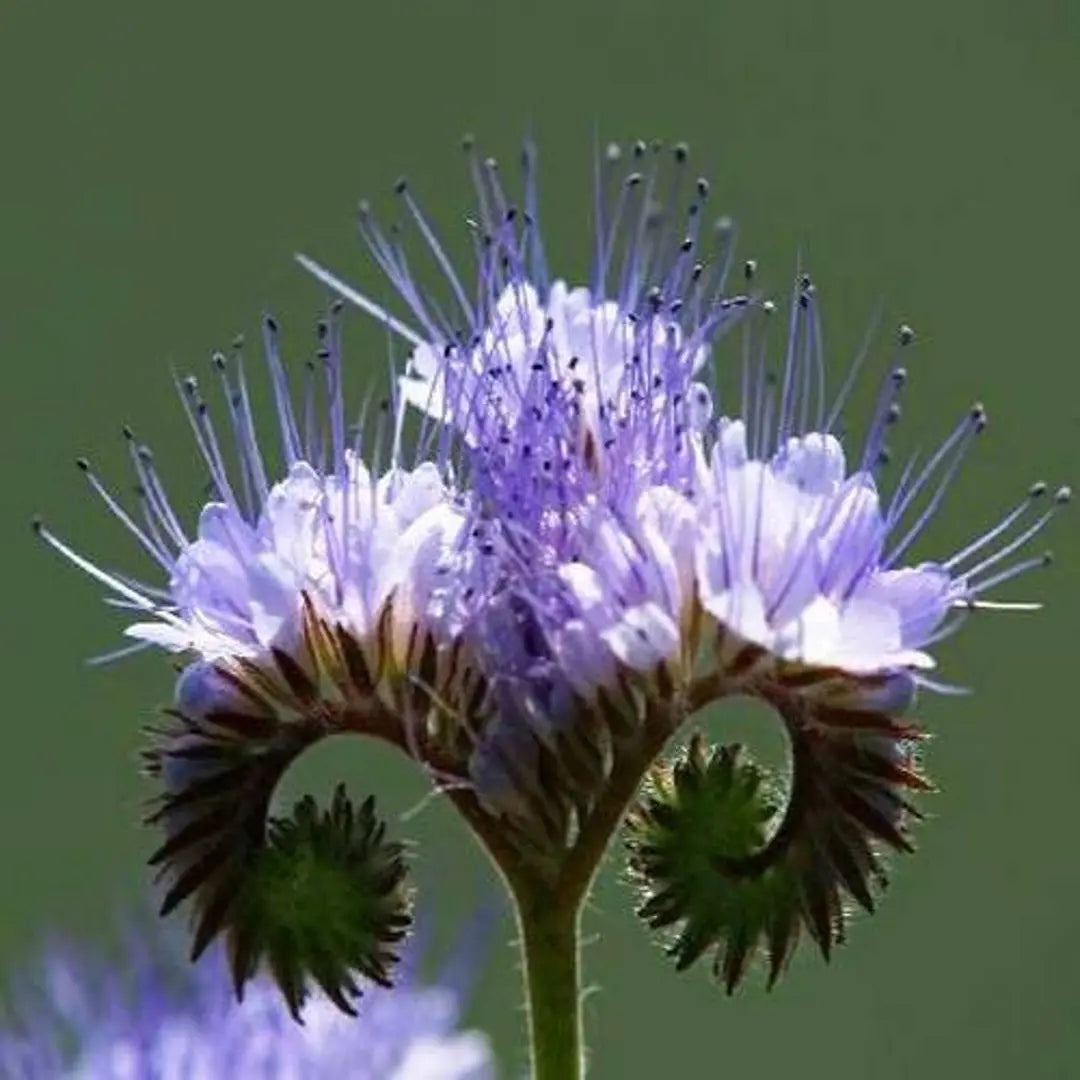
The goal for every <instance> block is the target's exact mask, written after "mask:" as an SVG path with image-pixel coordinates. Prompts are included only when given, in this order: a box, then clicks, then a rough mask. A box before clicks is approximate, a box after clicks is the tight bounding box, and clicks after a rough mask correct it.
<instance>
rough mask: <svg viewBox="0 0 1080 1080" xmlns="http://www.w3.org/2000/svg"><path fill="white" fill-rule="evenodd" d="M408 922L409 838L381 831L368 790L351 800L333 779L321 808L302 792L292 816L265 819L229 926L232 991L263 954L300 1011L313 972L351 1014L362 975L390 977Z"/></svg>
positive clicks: (383, 982)
mask: <svg viewBox="0 0 1080 1080" xmlns="http://www.w3.org/2000/svg"><path fill="white" fill-rule="evenodd" d="M411 922H412V915H411V905H410V900H409V892H408V889H407V886H406V865H405V848H404V845H402V844H401V843H398V842H395V841H390V840H387V839H386V826H385V824H384V823H383V822H382V821H380V820H379V818H378V816H377V815H376V813H375V800H374V798H373V797H370V796H369V797H368V798H367V799H365V800H364V802H363V803H361V804H360V806H359V807H358V808H354V807H353V804H352V803H351V801H350V800H349V798H348V796H347V795H346V793H345V788H344V785H339V787H338V788H337V790H336V791H335V793H334V798H333V801H332V802H331V804H330V807H329V809H328V810H325V811H320V810H319V807H318V805H317V804H316V802H315V800H314V799H313V798H312V797H311V796H310V795H309V796H305V797H304V798H303V799H301V800H300V801H299V802H298V803H297V804H296V807H295V808H294V810H293V815H292V817H291V818H284V819H271V821H270V824H269V828H268V835H267V843H266V844H265V846H264V847H262V848H261V849H260V850H259V851H258V852H257V854H256V855H255V857H254V858H253V860H252V862H251V866H250V868H249V870H248V872H247V873H246V874H245V875H244V876H243V878H242V880H241V883H240V890H239V893H238V895H237V897H236V901H235V904H234V905H233V910H232V915H231V917H230V921H229V928H228V934H227V945H228V954H229V962H230V967H231V969H232V975H233V980H234V983H235V986H236V991H237V995H238V996H242V994H243V988H244V984H245V983H246V982H247V981H248V980H249V979H250V978H251V977H252V976H253V975H254V974H255V972H256V969H257V968H258V966H259V963H260V961H261V960H262V959H264V958H265V960H266V962H267V965H268V967H269V970H270V972H271V974H272V975H273V977H274V979H275V980H276V982H277V984H278V986H279V987H280V989H281V992H282V994H283V995H284V997H285V1001H286V1003H287V1004H288V1007H289V1010H290V1012H291V1013H292V1014H293V1016H294V1017H296V1018H297V1019H299V1016H300V1010H301V1008H302V1006H303V1003H304V1000H305V997H306V995H307V984H308V982H309V980H314V982H315V983H317V984H318V985H319V986H320V987H321V988H322V990H323V992H324V993H325V994H326V995H327V996H328V997H329V998H330V1000H331V1001H333V1002H334V1004H335V1005H337V1006H338V1008H340V1009H342V1010H343V1011H344V1012H347V1013H349V1014H355V1008H354V1005H353V1001H355V999H356V998H358V997H359V996H360V995H361V986H360V983H359V982H358V977H361V978H363V979H368V980H370V981H372V982H375V983H378V984H379V985H380V986H389V985H391V980H390V971H391V969H392V968H393V966H394V964H396V962H397V960H398V957H397V954H396V953H395V952H394V948H395V946H396V945H397V944H398V943H399V942H400V941H402V939H403V938H404V937H405V935H406V933H407V931H408V929H409V926H410V925H411Z"/></svg>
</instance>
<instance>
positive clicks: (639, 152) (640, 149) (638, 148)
mask: <svg viewBox="0 0 1080 1080" xmlns="http://www.w3.org/2000/svg"><path fill="white" fill-rule="evenodd" d="M645 150H646V147H645V143H644V142H642V140H641V139H638V140H636V141H635V143H634V157H636V158H642V157H644V156H645Z"/></svg>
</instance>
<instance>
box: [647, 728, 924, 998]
mask: <svg viewBox="0 0 1080 1080" xmlns="http://www.w3.org/2000/svg"><path fill="white" fill-rule="evenodd" d="M789 731H790V734H791V737H792V759H793V766H792V779H791V785H790V791H789V793H788V797H787V799H786V805H785V800H784V798H783V797H782V792H781V788H780V785H779V784H778V783H777V782H776V780H775V779H774V778H771V777H769V776H768V774H767V773H766V772H765V771H764V770H763V769H761V768H760V767H759V766H757V765H755V764H754V763H753V762H752V761H750V760H749V759H748V758H747V756H746V755H745V754H744V753H743V751H742V749H741V748H740V747H738V746H721V747H719V748H717V749H710V748H709V747H708V746H707V745H706V743H705V740H704V739H703V738H702V736H701V735H695V736H694V737H693V738H692V739H691V741H690V743H689V745H688V746H687V747H686V748H685V749H684V750H682V751H681V752H680V755H679V756H678V757H677V759H676V760H675V761H673V762H671V763H668V764H664V765H660V766H658V767H656V768H655V769H654V770H653V772H652V774H651V776H650V778H649V782H648V784H647V786H646V790H645V793H644V795H643V797H642V798H641V800H640V801H639V803H638V804H637V805H636V806H635V807H634V808H633V809H632V810H631V812H630V814H629V816H628V819H627V830H628V835H627V847H628V849H629V852H630V869H631V873H632V875H633V877H634V878H635V879H636V881H637V883H638V884H639V887H640V889H641V892H642V896H643V902H642V904H641V907H640V908H639V914H640V915H641V917H642V918H643V919H644V920H645V921H646V922H647V923H648V925H649V926H650V927H652V928H653V929H670V930H671V931H672V932H673V935H674V936H673V937H672V939H671V941H670V944H669V946H668V953H669V955H671V956H672V957H673V958H674V959H675V963H676V967H677V968H678V969H679V970H683V969H685V968H687V967H689V966H690V965H691V964H693V963H695V962H696V961H697V960H698V959H700V958H701V956H702V955H703V954H704V953H706V952H707V951H708V950H709V949H714V950H715V952H714V960H713V974H714V975H715V976H716V977H717V978H718V979H720V980H721V981H722V982H723V983H724V986H725V988H726V990H727V992H728V993H732V992H733V991H734V990H735V988H736V986H738V985H739V983H740V982H741V981H742V979H743V977H744V976H745V974H746V972H747V971H748V969H749V967H750V964H751V961H752V960H753V959H754V957H755V955H757V954H758V953H759V952H764V954H765V955H766V957H767V967H768V975H767V982H768V985H769V987H772V986H773V985H774V984H775V982H776V980H777V979H778V978H779V976H780V974H781V973H782V972H783V970H784V969H785V967H786V966H787V963H788V961H789V960H790V958H791V955H792V953H793V952H794V949H795V946H796V944H797V942H798V938H799V935H800V933H801V932H803V931H804V930H805V931H806V932H807V933H808V935H809V936H810V937H811V938H812V939H813V940H814V941H815V943H816V944H817V945H818V947H819V948H820V950H821V952H822V955H823V956H824V957H825V959H826V960H827V959H829V956H830V954H831V950H832V947H833V945H835V944H837V943H839V942H840V941H842V940H843V938H844V927H845V921H846V912H845V901H846V900H847V898H848V897H851V898H853V899H854V900H855V901H856V902H857V903H858V904H859V905H860V906H861V907H863V908H864V909H865V910H866V911H873V910H874V906H875V897H874V892H875V889H876V888H880V887H881V886H883V885H884V884H885V878H884V873H883V869H882V864H881V853H880V850H879V848H880V847H881V846H882V845H885V846H888V847H891V848H895V849H898V850H910V849H911V844H910V841H909V840H908V838H907V836H906V832H905V828H904V822H905V819H906V818H907V817H909V816H911V815H915V814H917V811H916V810H915V808H914V807H912V806H911V805H910V803H909V802H908V801H907V800H906V799H905V798H904V797H903V795H902V794H901V791H902V789H904V788H913V789H926V788H928V787H929V785H928V784H927V783H926V781H925V780H923V779H922V777H921V776H920V775H919V774H918V773H917V772H915V770H914V768H913V767H912V764H911V755H910V750H909V748H908V747H909V743H910V741H911V740H912V739H913V738H915V737H916V735H915V732H914V729H912V728H910V727H907V726H901V725H898V724H896V723H895V722H894V721H892V720H890V719H889V718H887V717H881V718H880V725H879V726H878V727H877V728H876V729H875V730H873V731H865V730H859V729H854V730H853V729H840V728H835V729H833V730H827V729H824V728H818V729H816V730H813V731H811V730H809V729H807V728H799V727H795V726H792V725H789Z"/></svg>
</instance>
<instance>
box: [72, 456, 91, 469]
mask: <svg viewBox="0 0 1080 1080" xmlns="http://www.w3.org/2000/svg"><path fill="white" fill-rule="evenodd" d="M75 464H76V465H78V466H79V468H80V469H81V470H82V471H83V472H89V471H90V462H89V461H87V460H86V458H84V457H81V458H76V459H75Z"/></svg>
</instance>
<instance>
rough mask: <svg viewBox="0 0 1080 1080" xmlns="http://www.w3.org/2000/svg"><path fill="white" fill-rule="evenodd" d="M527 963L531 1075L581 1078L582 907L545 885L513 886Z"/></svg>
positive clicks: (549, 1079)
mask: <svg viewBox="0 0 1080 1080" xmlns="http://www.w3.org/2000/svg"><path fill="white" fill-rule="evenodd" d="M515 899H516V901H517V918H518V929H519V932H520V935H521V951H522V957H523V960H524V967H525V972H524V974H525V989H526V994H527V999H528V1017H529V1046H530V1056H531V1059H532V1078H533V1080H580V1078H581V1077H583V1076H584V1075H585V1066H584V1061H583V1057H582V1054H583V1050H584V1045H583V1039H582V1016H581V986H580V974H579V953H580V937H579V924H580V907H578V906H576V905H575V906H574V907H573V908H572V909H567V907H566V906H565V905H562V904H559V903H558V902H556V901H555V898H554V897H552V896H551V895H550V894H548V893H547V892H546V890H537V891H536V892H535V893H532V892H530V893H527V894H526V895H522V893H521V891H520V890H515Z"/></svg>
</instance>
